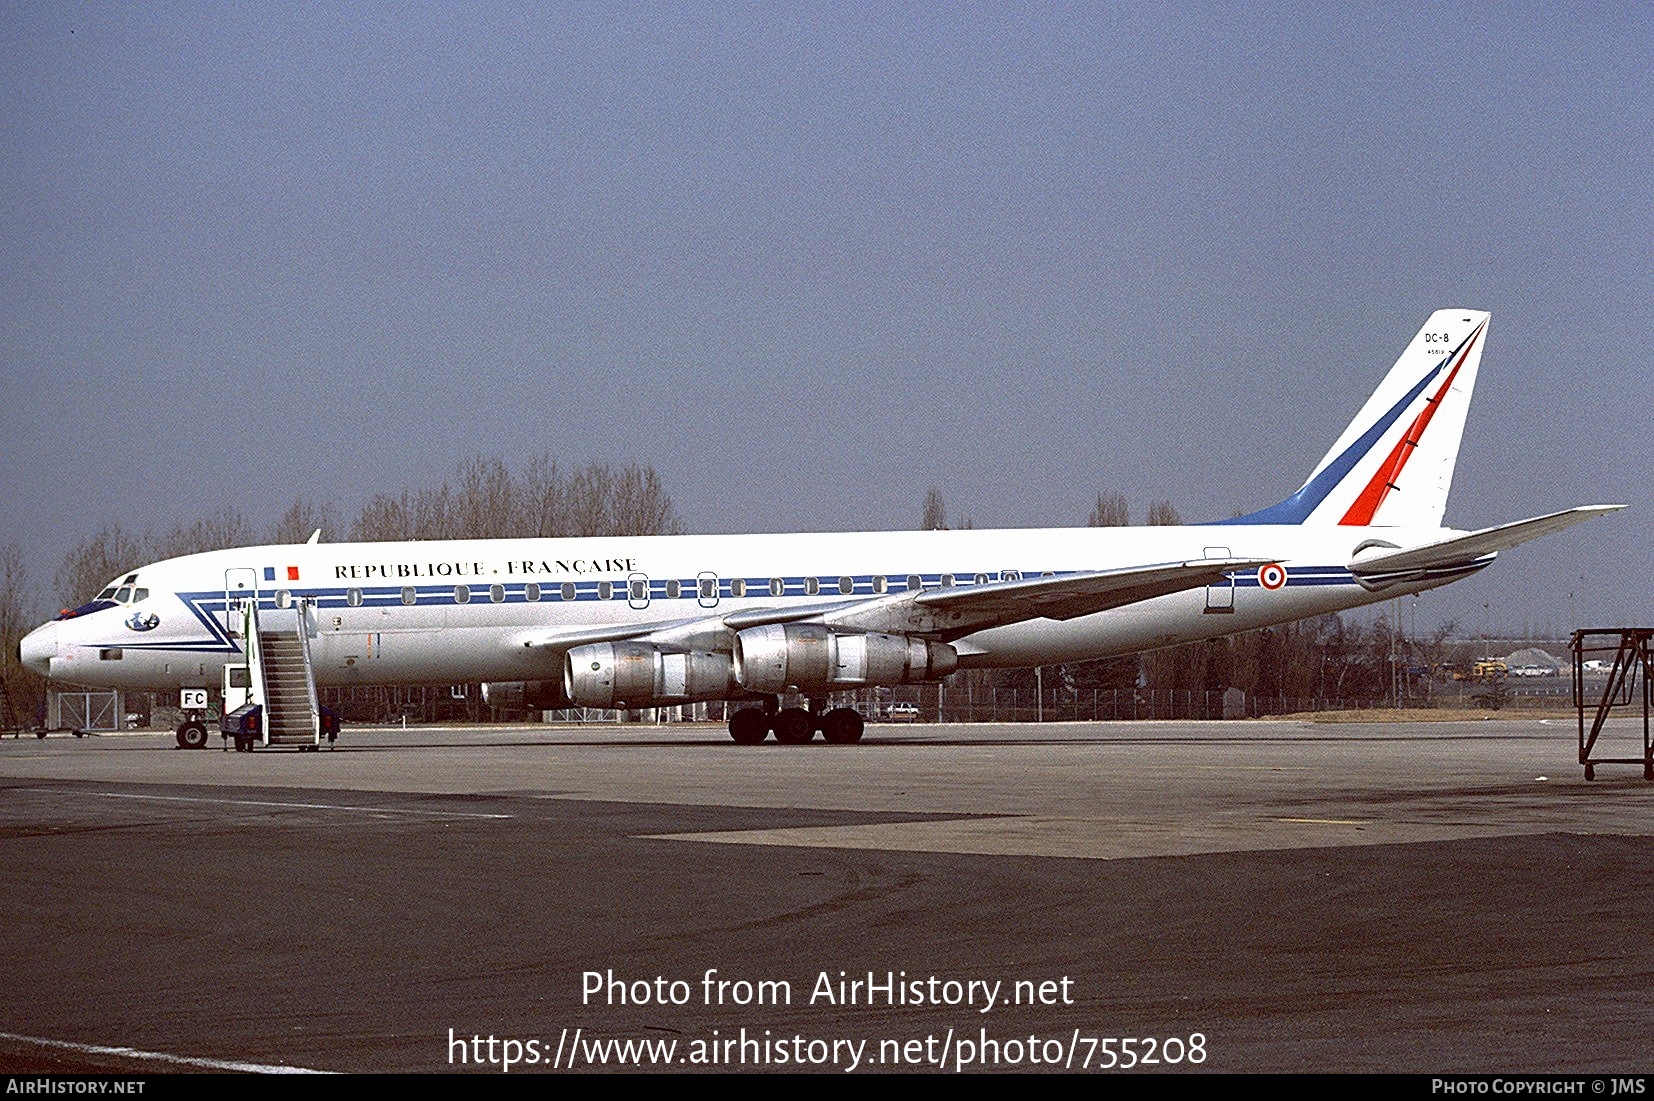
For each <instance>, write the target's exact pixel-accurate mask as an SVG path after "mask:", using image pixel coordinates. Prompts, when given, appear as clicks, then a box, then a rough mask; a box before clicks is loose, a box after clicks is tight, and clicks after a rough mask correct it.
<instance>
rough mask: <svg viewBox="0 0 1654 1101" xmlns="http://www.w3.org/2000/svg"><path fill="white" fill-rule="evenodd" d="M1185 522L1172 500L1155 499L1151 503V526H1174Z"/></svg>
mask: <svg viewBox="0 0 1654 1101" xmlns="http://www.w3.org/2000/svg"><path fill="white" fill-rule="evenodd" d="M1182 522H1183V517H1181V516H1179V515H1178V514H1177V509H1175V508H1173V507H1172V503H1171V502H1170V501H1155V502H1154V503H1153V504H1151V505H1149V526H1150V527H1165V528H1174V527H1176V526H1177V525H1179V524H1181V523H1182Z"/></svg>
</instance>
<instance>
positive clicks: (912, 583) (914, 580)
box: [907, 573, 925, 593]
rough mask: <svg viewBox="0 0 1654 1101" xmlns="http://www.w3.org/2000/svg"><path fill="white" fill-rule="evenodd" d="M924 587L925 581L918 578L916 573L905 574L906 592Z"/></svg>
mask: <svg viewBox="0 0 1654 1101" xmlns="http://www.w3.org/2000/svg"><path fill="white" fill-rule="evenodd" d="M924 587H925V583H924V582H923V581H921V580H920V579H919V575H918V574H916V573H910V574H908V575H907V591H908V592H910V593H916V592H918V591H919V590H920V589H922V588H924Z"/></svg>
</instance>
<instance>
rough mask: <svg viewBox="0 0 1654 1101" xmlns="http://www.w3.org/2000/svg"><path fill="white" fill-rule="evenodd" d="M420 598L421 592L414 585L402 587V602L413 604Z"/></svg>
mask: <svg viewBox="0 0 1654 1101" xmlns="http://www.w3.org/2000/svg"><path fill="white" fill-rule="evenodd" d="M418 599H419V592H418V590H416V589H415V588H414V587H413V586H412V585H407V586H405V587H404V588H403V589H402V603H404V604H412V603H413V602H414V601H416V600H418Z"/></svg>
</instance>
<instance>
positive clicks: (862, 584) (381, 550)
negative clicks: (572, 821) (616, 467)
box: [21, 525, 1453, 689]
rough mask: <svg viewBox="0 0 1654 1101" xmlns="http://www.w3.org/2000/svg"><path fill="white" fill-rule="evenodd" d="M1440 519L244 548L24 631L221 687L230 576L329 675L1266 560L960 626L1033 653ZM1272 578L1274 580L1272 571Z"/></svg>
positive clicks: (1297, 611)
mask: <svg viewBox="0 0 1654 1101" xmlns="http://www.w3.org/2000/svg"><path fill="white" fill-rule="evenodd" d="M1451 534H1453V533H1452V532H1450V531H1447V530H1445V529H1441V528H1435V527H1431V528H1428V529H1420V530H1418V531H1411V530H1405V529H1398V528H1361V527H1340V526H1331V525H1329V526H1320V527H1311V526H1292V525H1256V526H1228V525H1212V526H1196V527H1136V528H1058V529H1043V530H1030V529H1022V530H999V531H975V530H966V531H915V532H883V533H859V532H857V533H823V534H791V535H685V536H649V537H642V536H635V537H634V536H611V537H603V538H576V539H522V540H517V539H504V540H473V541H451V542H436V541H432V542H405V543H336V544H304V545H284V546H265V547H247V548H239V549H232V550H222V551H211V552H207V553H204V554H195V555H189V556H186V557H183V558H175V559H170V560H168V561H164V562H159V563H156V564H154V565H149V566H145V567H143V568H141V569H140V570H138V571H136V577H137V580H136V582H135V583H134V584H133V586H132V589H133V591H134V592H136V590H137V589H139V588H141V589H146V590H147V592H148V595H147V597H146V598H144V599H143V600H141V601H135V602H132V603H124V604H117V605H114V606H111V607H106V608H101V609H99V610H96V611H92V612H88V613H86V614H83V615H80V616H77V617H74V618H70V619H63V620H59V621H56V622H54V623H49V624H46V625H45V626H43V627H41V628H39V629H37V630H36V631H35V632H33V633H32V634H31V635H30V636H29V637H28V638H27V639H25V640H24V642H23V645H22V647H21V651H22V656H23V659H24V660H25V662H27V663H28V664H29V665H30V666H31V667H32V668H35V669H37V670H38V671H40V672H42V673H45V674H48V675H49V676H50V677H51V678H52V679H54V680H57V681H63V682H68V683H72V684H80V685H88V686H93V687H110V688H129V689H163V688H176V687H203V686H211V685H217V684H219V683H220V677H221V673H222V669H223V667H224V665H225V664H226V663H227V662H228V663H236V662H239V661H241V660H243V658H242V654H241V647H240V644H239V640H238V639H237V638H236V637H234V636H233V635H232V633H231V632H230V631H229V630H227V629H226V612H225V607H226V590H227V589H228V590H231V591H232V592H238V593H239V595H241V596H243V597H244V596H246V595H249V593H256V596H257V598H258V600H259V603H260V606H261V608H265V609H277V608H285V607H290V606H293V605H300V606H302V607H303V608H304V614H305V615H306V616H307V617H309V618H308V620H307V622H308V623H309V626H310V629H311V631H313V635H312V642H311V650H312V654H313V659H314V670H315V677H316V682H317V683H318V684H319V685H324V686H326V685H349V684H411V683H460V682H467V681H516V680H535V679H555V678H557V677H559V676H560V675H561V674H560V666H559V664H558V661H559V659H558V657H557V655H556V652H555V647H554V646H553V647H551V648H549V649H548V648H547V646H546V645H544V644H543V643H540V644H535V645H530V643H531V642H533V641H534V640H537V639H540V640H543V639H544V638H545V637H546V636H547V634H548V632H556V631H559V630H564V629H579V628H601V627H608V626H626V625H634V624H636V625H643V624H649V625H655V626H666V625H669V624H674V623H681V622H686V621H694V620H713V619H715V618H716V617H720V616H722V615H725V614H728V613H730V612H737V611H746V610H752V609H786V608H789V607H804V606H808V607H820V606H822V605H826V604H834V603H849V602H852V601H857V600H870V599H873V598H875V597H877V596H878V595H879V594H880V593H894V592H899V591H902V590H905V589H907V588H908V587H909V586H910V585H911V584H913V583H915V581H916V583H917V584H918V585H921V586H923V587H925V588H934V587H939V586H943V585H948V584H952V585H956V586H970V585H974V584H982V583H992V582H995V581H999V580H1001V579H1008V578H1010V577H1013V576H1021V577H1023V578H1035V577H1039V576H1041V575H1045V574H1051V575H1055V576H1062V575H1065V574H1069V573H1075V572H1081V571H1094V570H1108V569H1114V568H1122V567H1129V566H1140V565H1142V564H1144V563H1154V562H1173V561H1180V560H1188V559H1200V558H1228V557H1236V558H1250V559H1261V560H1269V561H1272V562H1275V563H1278V564H1279V565H1280V567H1282V569H1281V571H1280V572H1279V573H1271V574H1269V575H1268V576H1266V577H1264V578H1262V579H1260V576H1259V574H1260V573H1262V571H1258V572H1256V573H1254V572H1247V573H1244V574H1241V575H1239V576H1236V577H1235V578H1234V579H1233V583H1232V584H1223V585H1218V586H1211V587H1209V588H1197V589H1192V590H1188V591H1184V592H1180V593H1174V594H1172V595H1169V596H1162V597H1157V598H1154V599H1150V600H1144V601H1141V602H1138V603H1136V604H1131V605H1128V606H1126V607H1123V608H1117V609H1114V610H1111V611H1105V612H1098V613H1095V614H1091V615H1085V616H1081V617H1080V618H1077V619H1072V620H1067V621H1059V620H1053V619H1043V618H1035V619H1028V620H1024V621H1021V622H1016V623H1010V624H1008V625H1004V626H998V627H993V628H990V629H987V630H982V631H979V632H977V633H975V634H969V635H966V636H964V637H963V638H959V639H957V640H954V642H953V645H954V646H955V647H956V648H957V650H958V653H959V664H960V666H961V667H966V668H969V667H1015V666H1030V665H1041V664H1046V663H1052V662H1062V661H1076V660H1084V659H1088V658H1097V657H1105V656H1109V655H1113V654H1124V653H1132V652H1136V651H1142V650H1151V649H1156V648H1159V647H1164V646H1170V645H1175V644H1178V643H1183V642H1190V641H1195V640H1199V639H1205V638H1212V637H1216V636H1219V635H1226V634H1233V633H1236V632H1239V631H1246V630H1251V629H1254V628H1258V627H1264V626H1268V625H1270V624H1276V623H1284V622H1289V621H1292V620H1297V619H1303V618H1306V617H1309V616H1314V615H1320V614H1324V613H1327V612H1334V611H1340V610H1343V609H1348V608H1353V607H1357V606H1360V605H1363V604H1370V603H1373V602H1375V601H1379V600H1385V599H1390V598H1392V597H1395V596H1400V595H1405V594H1408V593H1413V592H1419V591H1421V590H1423V589H1426V588H1430V587H1432V586H1433V585H1435V584H1440V583H1442V582H1441V581H1427V582H1413V583H1409V584H1399V585H1393V586H1390V587H1387V588H1384V589H1382V590H1380V591H1372V590H1370V589H1369V588H1366V587H1363V586H1362V585H1361V584H1360V583H1358V582H1357V581H1356V579H1355V578H1354V577H1353V576H1352V575H1351V573H1350V571H1349V569H1348V568H1347V566H1348V563H1349V562H1350V561H1351V559H1352V557H1354V555H1355V553H1356V551H1357V550H1358V549H1360V548H1362V547H1365V546H1369V545H1372V544H1373V543H1375V542H1377V543H1379V544H1380V545H1383V546H1389V547H1396V546H1399V547H1409V546H1413V545H1418V544H1422V543H1426V542H1431V541H1435V540H1440V539H1442V538H1444V537H1446V536H1448V535H1451ZM1266 581H1267V582H1268V584H1265V582H1266Z"/></svg>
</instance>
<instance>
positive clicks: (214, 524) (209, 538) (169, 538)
mask: <svg viewBox="0 0 1654 1101" xmlns="http://www.w3.org/2000/svg"><path fill="white" fill-rule="evenodd" d="M257 542H258V533H257V532H255V531H254V530H253V526H252V525H251V524H249V523H248V522H247V520H246V518H245V517H243V516H242V515H241V513H239V512H237V511H236V510H235V508H234V507H232V506H230V505H225V506H223V507H222V508H220V509H218V510H217V511H215V512H210V513H208V514H207V515H205V516H201V517H198V518H197V519H195V520H194V521H192V522H190V523H188V524H185V523H177V524H174V525H173V526H172V527H171V528H170V529H168V530H167V532H166V534H165V535H162V536H161V537H160V538H159V539H154V540H150V543H151V549H152V550H153V551H154V554H153V555H151V558H179V557H182V556H183V555H186V554H199V553H201V552H202V551H210V550H222V549H223V548H225V547H250V546H253V545H254V544H256V543H257ZM148 560H149V559H146V561H148ZM140 564H141V563H140Z"/></svg>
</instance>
